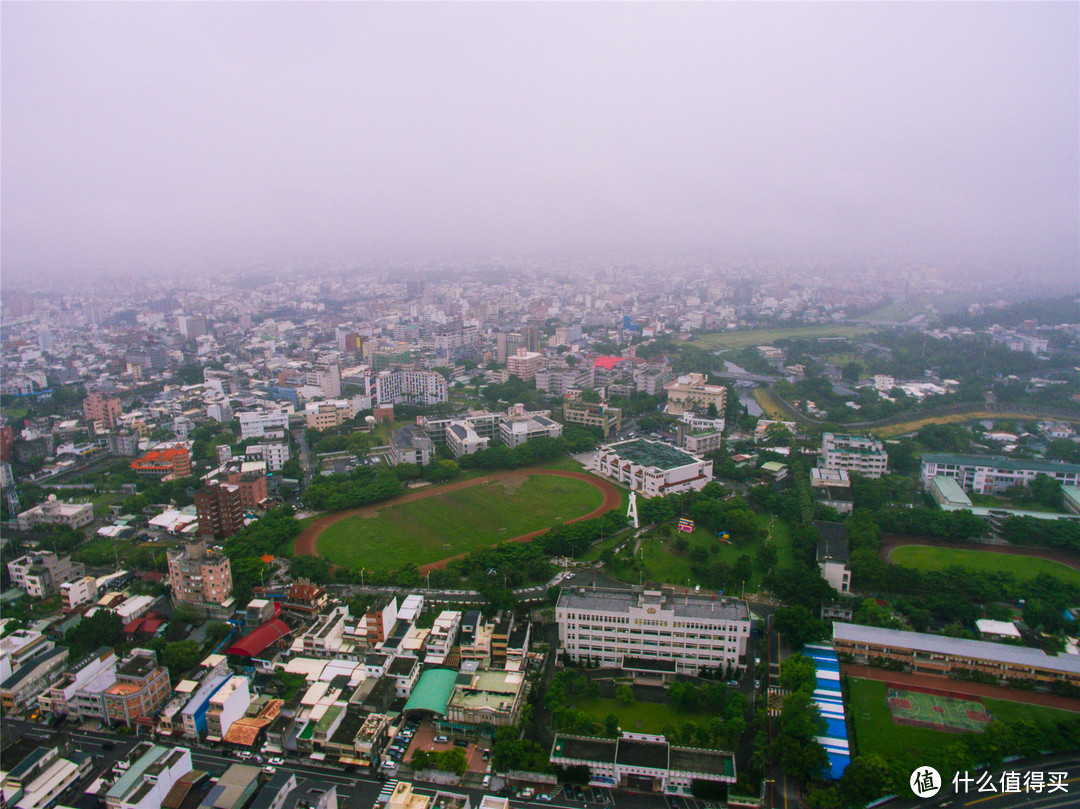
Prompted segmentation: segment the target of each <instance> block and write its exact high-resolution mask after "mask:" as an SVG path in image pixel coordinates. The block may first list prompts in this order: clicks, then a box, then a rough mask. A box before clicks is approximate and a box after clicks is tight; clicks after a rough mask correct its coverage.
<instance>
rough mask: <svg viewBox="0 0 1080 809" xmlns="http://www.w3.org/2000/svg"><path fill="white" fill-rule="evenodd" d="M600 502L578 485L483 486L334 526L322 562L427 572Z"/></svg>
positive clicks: (562, 481)
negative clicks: (414, 566)
mask: <svg viewBox="0 0 1080 809" xmlns="http://www.w3.org/2000/svg"><path fill="white" fill-rule="evenodd" d="M602 501H603V495H602V494H601V492H600V490H599V489H597V488H596V487H594V486H592V485H590V484H589V483H586V482H584V481H581V480H575V479H573V478H562V477H554V476H549V475H534V476H531V477H528V478H526V479H525V480H524V481H523V482H522V483H521V485H520V486H517V487H516V488H515V487H513V486H510V487H508V486H507V485H506V484H504V483H498V482H495V483H485V484H481V485H479V486H472V487H470V488H467V489H460V490H458V491H453V492H447V493H445V494H440V495H435V496H434V497H429V498H426V499H424V500H416V501H414V502H411V503H401V504H399V505H393V506H387V507H386V508H383V509H380V510H379V512H378V513H377V514H376V515H375V516H372V517H350V518H348V519H345V520H342V521H341V522H338V523H335V524H334V525H331V526H330V527H329V528H327V529H326V530H325V531H324V532H323V533H322V536H320V537H319V555H320V556H325V557H327V558H328V559H330V560H331V561H332V562H334V563H335V564H338V565H342V566H344V567H351V568H354V569H359V568H361V567H367V568H368V569H369V570H394V569H397V568H400V567H402V566H404V565H407V564H417V565H422V564H426V563H428V562H435V561H438V560H439V559H445V558H447V557H448V556H454V555H456V554H459V553H465V552H467V551H470V550H472V549H473V548H477V547H482V546H486V545H495V544H497V543H499V542H502V541H503V540H506V539H511V538H513V537H516V536H519V535H521V534H525V533H528V532H530V531H538V530H540V529H543V528H548V527H550V526H552V525H555V524H556V523H558V522H561V521H565V520H571V519H573V518H575V517H580V516H581V515H582V514H587V513H588V512H590V511H592V510H593V509H594V508H597V507H599V505H600V503H601V502H602Z"/></svg>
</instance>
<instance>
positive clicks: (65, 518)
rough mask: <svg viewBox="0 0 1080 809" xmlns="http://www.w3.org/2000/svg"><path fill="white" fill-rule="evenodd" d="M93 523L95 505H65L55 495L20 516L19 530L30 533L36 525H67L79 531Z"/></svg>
mask: <svg viewBox="0 0 1080 809" xmlns="http://www.w3.org/2000/svg"><path fill="white" fill-rule="evenodd" d="M93 521H94V506H93V504H91V503H64V502H61V501H60V500H57V499H56V495H55V494H50V495H49V499H48V500H46V501H45V502H44V503H41V504H39V505H36V506H34V507H33V508H28V509H27V510H26V511H23V512H22V513H20V514H19V530H20V531H29V530H30V529H31V528H33V527H34V526H35V525H66V526H67V527H68V528H76V529H77V528H82V527H83V526H84V525H89V524H90V523H92V522H93Z"/></svg>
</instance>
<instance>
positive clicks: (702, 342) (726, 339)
mask: <svg viewBox="0 0 1080 809" xmlns="http://www.w3.org/2000/svg"><path fill="white" fill-rule="evenodd" d="M873 330H874V329H873V328H872V327H871V326H837V325H829V326H793V327H791V328H789V329H780V328H777V329H752V330H748V331H715V332H707V333H705V334H699V335H698V336H697V338H696V339H695V340H694V341H693V345H696V346H699V347H701V348H708V349H713V350H715V349H718V348H746V347H747V346H763V345H771V344H772V343H773V342H774V341H775V340H782V339H783V338H785V337H857V336H859V335H860V334H869V333H870V332H872V331H873Z"/></svg>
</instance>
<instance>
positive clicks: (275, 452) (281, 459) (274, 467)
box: [246, 442, 290, 472]
mask: <svg viewBox="0 0 1080 809" xmlns="http://www.w3.org/2000/svg"><path fill="white" fill-rule="evenodd" d="M246 454H247V456H248V457H249V458H259V459H260V460H262V461H263V462H264V463H265V464H266V468H267V469H268V470H270V471H271V472H279V471H281V467H283V466H284V465H285V462H286V461H287V460H289V457H290V456H289V445H288V443H287V442H281V443H271V444H253V445H251V446H249V447H248V448H247V450H246Z"/></svg>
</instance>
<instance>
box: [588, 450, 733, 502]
mask: <svg viewBox="0 0 1080 809" xmlns="http://www.w3.org/2000/svg"><path fill="white" fill-rule="evenodd" d="M596 468H597V470H598V471H599V472H600V474H602V475H607V476H608V477H611V478H614V479H615V480H617V481H619V482H620V483H623V484H625V485H627V486H629V487H630V488H631V489H634V490H635V491H638V492H640V493H641V494H643V495H645V496H646V497H657V496H661V495H667V494H677V493H678V492H685V491H691V490H694V491H701V490H702V489H703V488H705V484H707V483H708V482H709V481H710V480H712V476H713V464H712V461H707V460H703V459H701V458H698V457H696V456H694V455H689V454H687V453H685V452H683V451H682V450H679V449H676V448H675V447H673V446H671V445H670V444H663V443H660V442H659V441H647V440H645V439H644V438H638V439H635V440H633V441H623V442H620V443H618V444H609V445H607V446H604V447H601V448H600V449H599V450H598V451H597V454H596Z"/></svg>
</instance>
